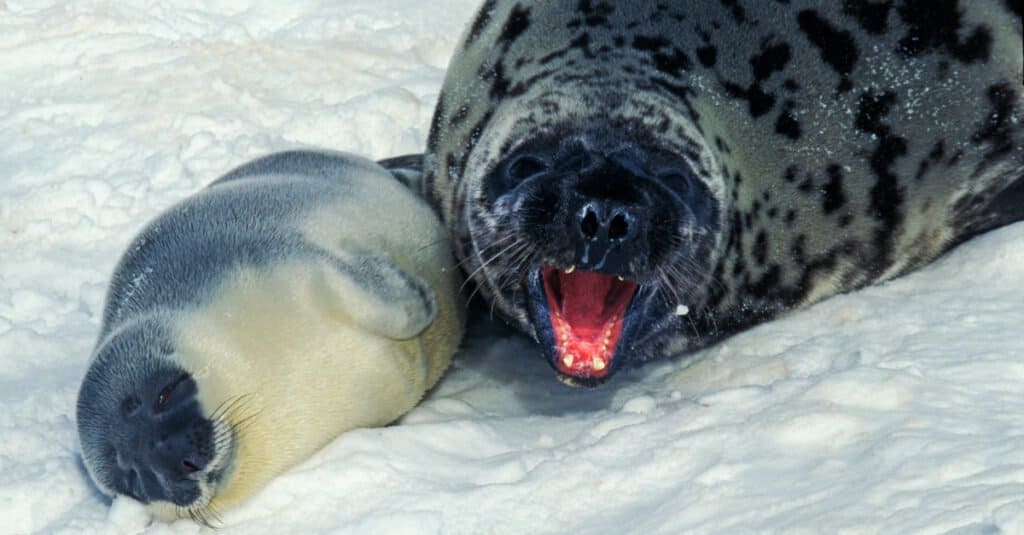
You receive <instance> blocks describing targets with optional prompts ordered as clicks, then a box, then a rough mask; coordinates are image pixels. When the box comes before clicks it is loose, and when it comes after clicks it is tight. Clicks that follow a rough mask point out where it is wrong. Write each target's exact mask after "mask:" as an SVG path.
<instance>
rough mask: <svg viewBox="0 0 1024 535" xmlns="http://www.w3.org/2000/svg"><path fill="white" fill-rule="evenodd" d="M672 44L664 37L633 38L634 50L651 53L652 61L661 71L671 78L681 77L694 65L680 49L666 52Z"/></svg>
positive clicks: (640, 36) (642, 36)
mask: <svg viewBox="0 0 1024 535" xmlns="http://www.w3.org/2000/svg"><path fill="white" fill-rule="evenodd" d="M671 45H672V43H671V41H669V40H668V39H666V38H664V37H658V36H654V37H649V36H644V35H638V36H636V37H634V38H633V48H635V49H637V50H639V51H641V52H651V59H653V61H654V66H655V68H657V69H658V70H659V71H661V72H663V73H665V74H667V75H669V76H679V75H680V74H682V72H683V71H686V70H688V69H689V68H690V66H691V65H692V61H691V60H690V58H689V56H687V55H686V53H685V52H683V51H682V50H681V49H679V48H672V50H670V51H668V52H665V51H663V49H665V48H669V47H671Z"/></svg>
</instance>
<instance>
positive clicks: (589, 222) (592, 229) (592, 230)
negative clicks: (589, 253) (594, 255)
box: [580, 208, 598, 238]
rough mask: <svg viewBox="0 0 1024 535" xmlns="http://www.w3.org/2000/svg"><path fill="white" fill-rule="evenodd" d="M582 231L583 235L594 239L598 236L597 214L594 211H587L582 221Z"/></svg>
mask: <svg viewBox="0 0 1024 535" xmlns="http://www.w3.org/2000/svg"><path fill="white" fill-rule="evenodd" d="M580 230H581V231H583V235H584V236H587V237H590V238H593V237H595V236H597V231H598V222H597V214H595V213H594V211H593V210H591V209H589V208H588V209H587V213H586V214H585V215H584V216H583V219H582V220H580Z"/></svg>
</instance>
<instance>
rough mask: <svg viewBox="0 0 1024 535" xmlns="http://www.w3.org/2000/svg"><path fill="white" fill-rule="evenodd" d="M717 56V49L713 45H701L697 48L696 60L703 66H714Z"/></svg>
mask: <svg viewBox="0 0 1024 535" xmlns="http://www.w3.org/2000/svg"><path fill="white" fill-rule="evenodd" d="M717 58H718V49H717V48H715V47H713V46H711V45H708V46H702V47H700V48H698V49H697V60H698V61H700V64H701V65H703V66H705V67H708V68H710V67H714V66H715V60H716V59H717Z"/></svg>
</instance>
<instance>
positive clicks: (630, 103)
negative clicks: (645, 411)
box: [423, 0, 1024, 386]
mask: <svg viewBox="0 0 1024 535" xmlns="http://www.w3.org/2000/svg"><path fill="white" fill-rule="evenodd" d="M1021 56H1022V53H1021V8H1020V6H1019V4H1018V3H1016V2H1011V1H999V0H971V1H969V2H968V1H959V2H958V1H956V0H940V1H935V2H922V1H916V0H890V1H886V2H868V1H860V0H850V1H844V2H839V1H833V2H817V1H810V0H792V1H787V2H781V1H780V2H760V1H759V2H754V1H747V0H730V1H724V0H722V1H719V0H694V1H689V2H665V1H657V0H631V1H625V2H608V1H599V0H585V1H577V0H572V1H570V0H550V1H545V2H522V1H515V0H488V1H487V2H485V3H484V5H483V6H482V7H481V8H480V10H479V12H478V13H477V14H476V16H475V18H474V19H473V21H472V23H471V25H470V26H469V28H468V30H467V31H466V33H465V35H464V37H463V39H462V42H461V44H460V45H459V46H458V48H457V50H456V53H455V56H454V58H453V59H452V61H451V63H450V64H449V69H448V72H447V77H446V79H445V82H444V86H443V89H442V92H441V96H440V100H439V103H438V106H437V109H436V112H435V115H434V118H433V124H432V128H431V131H430V135H429V140H428V145H427V151H426V155H425V158H424V169H423V171H424V177H423V191H424V193H425V194H426V195H427V197H428V198H429V199H430V201H431V202H432V204H433V205H434V207H435V208H436V209H437V210H438V211H439V213H440V214H442V216H443V219H444V221H445V225H446V227H447V228H448V230H449V231H450V232H451V234H452V237H453V239H454V247H455V251H456V257H457V258H458V259H459V261H460V263H462V265H463V266H465V267H466V269H467V271H468V273H470V274H471V276H472V279H473V280H474V281H475V283H476V284H477V285H478V286H479V288H480V291H481V292H482V294H483V295H484V296H485V297H486V298H487V299H488V300H489V301H490V302H491V303H492V304H493V306H494V307H495V308H496V309H497V310H498V311H500V312H501V313H502V314H503V315H504V316H505V317H506V318H507V319H508V320H509V321H510V322H511V323H512V324H513V325H515V326H517V327H518V328H519V329H521V330H522V331H523V332H525V333H527V334H528V335H530V336H532V337H533V338H534V339H536V340H537V341H538V342H539V343H540V344H541V346H542V347H543V352H544V354H545V356H546V358H547V360H548V362H549V363H550V364H551V366H552V367H553V368H554V369H555V371H556V372H557V374H558V376H559V377H560V378H561V379H562V380H564V381H565V382H568V383H570V384H576V385H585V386H595V385H598V384H601V383H603V382H605V381H606V380H608V379H609V378H610V377H612V375H613V374H614V373H615V372H616V371H617V370H619V369H621V368H622V367H623V366H625V365H626V364H628V363H630V362H635V361H643V360H647V359H651V358H655V357H660V356H665V355H678V354H683V353H687V352H691V351H693V350H695V349H698V348H700V347H702V346H705V345H707V344H710V343H712V342H714V341H716V340H719V339H721V338H723V337H725V336H728V335H730V334H733V333H736V332H737V331H739V330H741V329H744V328H747V327H750V326H752V325H754V324H757V323H759V322H762V321H765V320H768V319H770V318H773V317H775V316H777V315H778V314H780V313H782V312H784V311H788V310H792V309H796V308H800V307H804V306H807V305H809V304H811V303H814V302H816V301H818V300H821V299H823V298H825V297H828V296H831V295H834V294H836V293H839V292H846V291H849V290H853V289H856V288H860V287H863V286H865V285H868V284H873V283H877V282H879V281H884V280H886V279H889V278H892V277H895V276H897V275H900V274H903V273H906V272H908V271H910V270H913V269H914V268H917V267H919V266H921V265H923V264H926V263H927V262H929V261H931V260H933V259H934V258H936V257H937V256H938V255H940V254H941V253H943V252H944V251H946V250H948V249H949V248H950V247H952V246H953V245H955V244H957V243H960V242H962V241H964V240H966V239H968V238H970V237H972V236H975V235H977V234H978V233H981V232H984V231H987V230H989V229H992V228H995V227H998V226H1000V225H1005V224H1007V223H1010V222H1013V221H1018V220H1020V219H1022V218H1024V179H1022V177H1024V150H1022V144H1024V143H1022V137H1024V134H1022V128H1024V121H1022V114H1024V113H1022V111H1024V101H1022V96H1021V79H1022V73H1021V64H1022V59H1021Z"/></svg>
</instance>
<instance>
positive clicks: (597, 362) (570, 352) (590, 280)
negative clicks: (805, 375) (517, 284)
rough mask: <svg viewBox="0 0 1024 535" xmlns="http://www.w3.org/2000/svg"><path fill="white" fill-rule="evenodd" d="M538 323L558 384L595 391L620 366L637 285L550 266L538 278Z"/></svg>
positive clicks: (610, 275) (622, 278)
mask: <svg viewBox="0 0 1024 535" xmlns="http://www.w3.org/2000/svg"><path fill="white" fill-rule="evenodd" d="M536 283H537V287H538V288H537V289H538V290H539V291H538V292H537V293H538V294H540V295H536V296H535V298H536V301H539V302H537V303H536V304H535V308H537V309H540V311H541V312H542V313H541V314H537V315H536V317H535V319H537V320H539V321H541V322H543V324H544V325H543V327H544V328H543V329H538V330H540V331H541V332H543V333H544V334H546V335H547V336H543V337H541V338H542V339H544V338H547V340H544V342H547V344H546V345H548V347H549V350H548V362H549V363H550V364H551V366H552V368H554V370H555V372H556V375H557V377H558V379H559V380H560V381H562V382H563V383H565V384H568V385H570V386H581V387H588V388H593V387H597V386H600V385H601V384H604V383H605V382H606V381H607V380H608V379H610V378H611V376H612V375H614V373H615V371H616V370H618V369H619V368H620V367H621V364H622V362H621V361H622V359H621V354H620V353H621V351H620V350H619V348H620V347H621V345H622V343H621V342H622V339H623V334H624V332H625V330H626V329H625V328H624V327H625V326H626V323H627V321H628V316H629V315H628V312H629V310H630V307H631V305H632V303H633V300H634V296H635V295H636V293H637V290H638V288H639V285H638V284H637V283H635V282H633V281H631V280H628V279H626V278H624V277H621V276H618V275H614V274H607V273H599V272H594V271H583V270H577V269H576V268H575V267H573V266H570V267H569V268H564V269H558V268H555V267H554V266H550V265H546V266H543V267H541V268H540V269H539V270H538V273H537V279H536Z"/></svg>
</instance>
